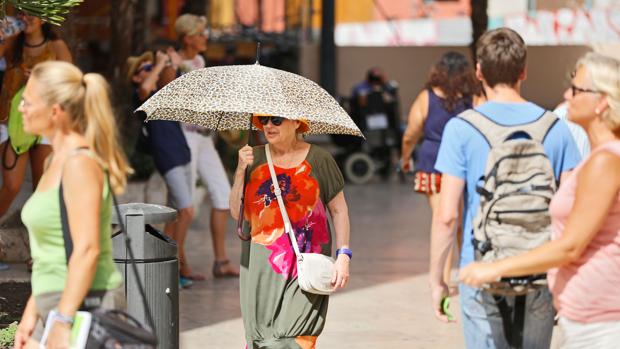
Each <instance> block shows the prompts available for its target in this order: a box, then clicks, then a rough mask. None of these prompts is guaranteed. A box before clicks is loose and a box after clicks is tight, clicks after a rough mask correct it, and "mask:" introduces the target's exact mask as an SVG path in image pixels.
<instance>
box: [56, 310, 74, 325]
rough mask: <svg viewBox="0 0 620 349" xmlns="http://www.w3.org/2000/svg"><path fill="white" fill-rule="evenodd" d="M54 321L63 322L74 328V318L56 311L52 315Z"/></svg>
mask: <svg viewBox="0 0 620 349" xmlns="http://www.w3.org/2000/svg"><path fill="white" fill-rule="evenodd" d="M52 319H53V320H54V321H58V322H61V323H63V324H67V325H69V326H73V316H67V315H63V314H61V313H60V312H58V311H54V312H53V313H52Z"/></svg>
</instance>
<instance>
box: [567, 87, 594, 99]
mask: <svg viewBox="0 0 620 349" xmlns="http://www.w3.org/2000/svg"><path fill="white" fill-rule="evenodd" d="M570 90H571V93H572V94H573V97H575V96H576V95H578V94H580V93H600V92H599V91H596V90H589V89H586V88H581V87H577V86H575V85H573V84H571V85H570Z"/></svg>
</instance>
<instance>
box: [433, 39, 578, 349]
mask: <svg viewBox="0 0 620 349" xmlns="http://www.w3.org/2000/svg"><path fill="white" fill-rule="evenodd" d="M476 57H477V62H478V63H477V65H476V77H477V78H478V79H479V80H481V81H482V84H483V88H484V91H485V95H486V97H487V102H485V103H483V104H481V105H479V106H476V107H475V108H474V110H473V111H472V112H471V113H470V114H472V115H476V116H477V120H482V121H484V122H485V124H487V125H492V126H489V128H491V127H492V128H494V129H495V130H496V131H497V132H499V131H503V130H504V128H505V127H509V126H516V125H519V126H523V125H528V124H533V123H536V122H541V120H542V121H544V122H545V123H546V122H547V121H551V122H549V128H548V133H547V134H546V136H545V137H544V139H543V140H542V147H543V148H544V153H545V155H546V157H547V158H548V160H547V161H548V162H549V164H548V165H549V172H552V173H545V175H549V176H552V177H553V180H555V181H560V178H565V176H566V174H567V173H568V171H571V170H572V169H573V168H574V167H576V166H577V164H578V163H579V161H580V157H579V152H578V151H577V148H576V146H575V142H574V141H573V139H572V136H571V134H570V131H569V130H568V127H567V126H566V124H565V123H561V122H557V121H558V120H557V117H554V116H553V115H548V113H547V112H546V111H545V109H543V108H541V107H539V106H538V105H536V104H534V103H532V102H528V101H527V100H525V99H524V98H523V97H522V96H521V93H520V91H521V85H522V83H523V81H524V80H525V77H526V75H527V73H526V57H527V49H526V45H525V42H524V41H523V38H521V36H519V34H517V33H516V32H515V31H513V30H511V29H508V28H498V29H495V30H491V31H488V32H486V33H485V34H484V35H483V36H482V37H481V38H480V39H479V41H478V46H477V48H476ZM474 113H475V114H474ZM554 118H555V119H554ZM539 125H540V124H539ZM491 131H492V129H491ZM497 132H496V133H497ZM490 151H491V143H489V142H488V140H487V138H486V137H485V136H484V135H483V133H482V132H481V131H480V129H479V128H477V127H475V126H474V125H473V124H472V123H470V122H469V121H467V120H465V118H464V117H460V116H459V117H455V118H452V119H451V120H450V121H448V123H447V124H446V127H445V129H444V133H443V136H442V141H441V145H440V147H439V153H438V155H437V162H436V163H435V168H436V169H437V170H438V171H440V172H441V173H442V180H441V193H440V200H439V201H440V203H439V209H438V210H437V214H436V215H434V216H433V224H432V232H431V253H430V254H431V261H430V281H429V282H430V287H431V302H432V307H433V309H434V310H435V315H436V317H437V318H438V319H440V320H441V321H445V322H448V317H447V315H446V314H445V313H444V312H443V310H442V307H441V303H442V299H443V298H444V297H447V296H448V286H447V285H446V283H445V281H444V274H443V273H444V270H445V263H446V260H447V256H448V254H449V251H451V250H452V249H453V248H454V247H453V245H454V240H455V231H456V226H457V224H458V223H457V220H458V218H459V214H458V212H459V205H460V202H461V200H462V198H463V196H464V193H465V201H464V209H463V222H464V223H463V226H464V229H463V240H462V241H463V247H462V251H461V258H460V268H464V267H465V266H467V265H468V264H470V263H472V262H473V259H474V256H475V255H476V253H477V251H479V248H480V246H479V245H476V246H474V242H473V230H474V229H476V228H477V227H475V226H474V224H473V221H474V216H475V215H476V214H477V212H478V211H479V208H480V203H481V200H480V194H479V192H478V187H479V185H480V179H481V177H482V178H484V176H485V171H486V170H485V168H486V165H487V159H488V156H489V153H490ZM526 217H527V216H526ZM508 233H510V232H507V234H508ZM493 243H496V242H495V241H494V242H493ZM459 296H460V305H461V315H462V323H463V331H464V337H465V344H466V346H467V348H471V349H482V348H506V347H509V344H508V343H507V337H510V335H509V333H508V332H505V331H504V328H505V327H504V320H503V316H502V313H505V312H503V311H502V310H500V309H499V305H498V303H497V302H496V300H495V299H494V298H493V296H492V295H491V294H490V293H488V292H485V291H484V290H480V289H476V288H472V287H470V286H467V285H464V284H460V285H459ZM519 297H526V299H525V305H524V317H525V319H526V321H525V325H524V327H523V332H522V334H520V335H522V340H523V343H522V344H523V347H524V348H532V349H536V348H549V345H550V343H551V332H552V329H553V317H554V310H553V306H552V303H551V301H552V300H551V295H550V294H549V291H548V289H547V288H546V287H545V288H540V289H537V290H535V291H532V292H529V293H528V294H527V296H519ZM501 299H503V300H504V301H505V303H506V304H515V300H516V296H510V295H505V296H502V297H501ZM520 300H523V299H520ZM507 307H510V306H507ZM505 325H506V327H507V328H512V327H511V326H510V324H505Z"/></svg>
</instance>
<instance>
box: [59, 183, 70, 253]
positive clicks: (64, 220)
mask: <svg viewBox="0 0 620 349" xmlns="http://www.w3.org/2000/svg"><path fill="white" fill-rule="evenodd" d="M58 198H59V201H60V223H61V224H60V226H61V227H62V238H63V239H64V240H65V256H66V257H67V264H69V258H71V254H72V253H73V240H72V239H71V231H70V229H69V217H68V216H67V205H66V204H65V198H64V194H63V189H62V179H61V180H60V188H59V189H58Z"/></svg>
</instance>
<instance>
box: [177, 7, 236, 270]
mask: <svg viewBox="0 0 620 349" xmlns="http://www.w3.org/2000/svg"><path fill="white" fill-rule="evenodd" d="M206 26H207V19H206V18H205V17H202V16H196V15H193V14H184V15H182V16H180V17H179V18H177V20H176V22H175V25H174V27H175V30H176V33H177V35H178V40H179V43H180V44H181V46H182V47H181V49H180V50H179V52H178V54H179V55H180V57H181V59H182V63H181V65H180V66H179V69H180V71H181V73H182V74H184V73H187V72H190V71H193V70H196V69H201V68H204V67H205V59H204V57H203V56H202V54H201V53H203V52H205V51H206V50H207V38H208V32H207V30H206ZM183 132H184V133H185V138H186V139H187V143H188V144H189V147H190V149H191V153H192V161H191V173H192V178H193V181H192V183H196V179H197V176H200V181H201V182H202V183H203V184H204V185H206V187H207V190H208V193H209V197H210V198H211V203H212V209H211V220H210V223H211V236H212V240H213V251H214V254H215V261H214V263H213V276H214V277H237V276H239V268H238V267H237V266H235V265H233V264H232V263H230V262H229V260H228V257H227V255H226V245H225V242H226V225H227V223H228V217H229V211H230V207H229V205H228V198H229V196H230V182H229V180H228V176H227V175H226V171H225V169H224V165H223V164H222V160H221V159H220V156H219V154H218V153H217V151H216V149H215V145H214V143H213V137H212V134H211V132H210V131H209V130H207V129H205V128H203V127H200V126H196V125H190V124H183ZM194 195H196V190H194ZM181 275H182V276H183V277H186V278H189V279H192V280H204V279H205V276H204V275H200V274H196V273H192V271H191V269H190V267H189V265H187V263H182V264H181Z"/></svg>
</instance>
